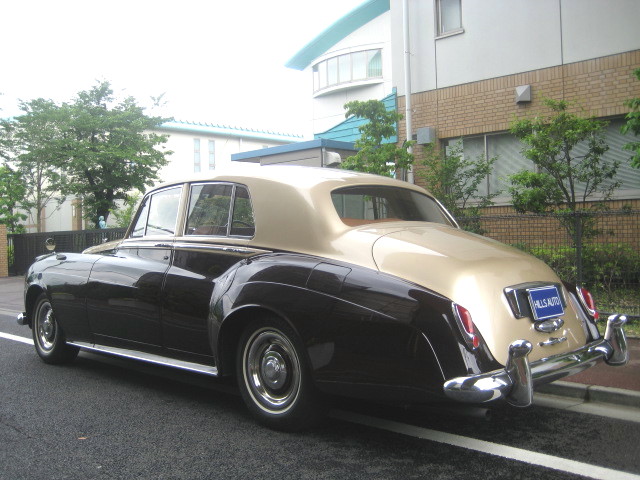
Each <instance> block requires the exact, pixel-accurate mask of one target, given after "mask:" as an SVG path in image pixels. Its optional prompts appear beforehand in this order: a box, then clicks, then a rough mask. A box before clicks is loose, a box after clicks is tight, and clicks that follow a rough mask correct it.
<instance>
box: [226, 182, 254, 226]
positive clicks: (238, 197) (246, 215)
mask: <svg viewBox="0 0 640 480" xmlns="http://www.w3.org/2000/svg"><path fill="white" fill-rule="evenodd" d="M255 233H256V227H255V223H254V221H253V208H252V206H251V199H250V198H249V191H248V190H247V189H246V187H243V186H241V185H236V192H235V195H234V198H233V220H232V221H231V235H237V236H240V237H253V235H254V234H255Z"/></svg>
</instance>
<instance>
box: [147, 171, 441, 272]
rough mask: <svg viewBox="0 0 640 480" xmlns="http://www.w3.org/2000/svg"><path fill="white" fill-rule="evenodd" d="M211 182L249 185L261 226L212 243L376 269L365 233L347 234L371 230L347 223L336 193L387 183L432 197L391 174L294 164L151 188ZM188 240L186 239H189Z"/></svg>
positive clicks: (214, 240) (254, 208)
mask: <svg viewBox="0 0 640 480" xmlns="http://www.w3.org/2000/svg"><path fill="white" fill-rule="evenodd" d="M207 181H218V182H233V183H237V184H243V185H246V186H247V187H248V188H249V193H250V195H251V202H252V205H253V210H254V220H255V225H256V233H255V236H254V237H253V238H252V239H246V240H243V239H238V238H225V237H211V239H210V241H211V242H215V243H225V244H226V243H233V244H236V245H237V244H244V245H246V246H248V247H251V246H252V247H255V248H262V249H273V250H284V251H291V252H300V253H307V254H311V255H318V256H323V257H328V258H334V259H340V260H344V261H347V262H353V263H357V264H361V265H363V266H367V267H371V268H375V264H374V263H373V260H372V257H371V251H370V250H369V251H363V246H364V245H365V244H366V240H365V239H364V238H360V241H358V239H356V238H355V237H356V236H361V235H348V237H350V238H349V239H347V238H345V233H348V232H349V231H366V230H367V229H366V226H365V227H364V228H363V227H359V228H354V227H349V226H347V225H345V224H344V223H343V222H342V220H341V219H340V217H339V216H338V213H337V212H336V209H335V207H334V206H333V202H332V199H331V192H332V191H333V190H335V189H338V188H342V187H348V186H354V185H384V186H393V187H401V188H408V189H411V190H415V191H417V192H420V193H423V194H427V195H429V194H428V192H427V191H426V190H425V189H423V188H421V187H419V186H416V185H413V184H410V183H408V182H404V181H400V180H396V179H393V178H389V177H383V176H379V175H371V174H366V173H359V172H352V171H348V170H338V169H329V168H314V167H304V166H293V165H269V166H248V167H245V168H240V169H234V170H226V171H220V173H214V174H212V173H211V172H209V173H208V174H199V175H192V176H190V177H188V178H186V179H184V181H173V182H170V183H165V184H163V185H160V186H158V187H157V188H155V189H153V190H152V191H151V192H153V191H155V190H158V189H162V188H166V187H168V186H171V185H178V184H181V183H186V182H191V183H198V182H207ZM151 192H150V193H151ZM364 236H367V235H366V234H365V235H364ZM376 237H377V235H376ZM183 238H184V239H185V240H186V239H187V238H188V237H183ZM201 240H203V239H201ZM363 240H364V243H363ZM205 241H207V240H206V239H205Z"/></svg>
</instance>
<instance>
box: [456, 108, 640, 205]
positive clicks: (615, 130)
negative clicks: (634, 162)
mask: <svg viewBox="0 0 640 480" xmlns="http://www.w3.org/2000/svg"><path fill="white" fill-rule="evenodd" d="M623 122H624V120H622V119H614V120H611V121H610V123H609V126H608V127H607V129H606V131H605V141H606V143H607V144H608V145H609V150H607V151H606V152H605V154H604V155H603V158H604V160H605V161H607V162H609V163H613V162H615V161H617V162H619V167H618V171H617V173H616V178H615V179H614V180H610V181H609V182H613V181H616V180H617V181H620V182H621V185H620V188H619V189H617V190H616V191H615V192H614V195H613V198H614V199H615V198H616V197H633V196H637V195H638V192H640V176H639V175H638V172H637V170H634V169H633V168H631V165H630V164H629V161H628V158H629V152H628V151H626V150H624V149H623V148H622V147H623V145H624V144H625V143H626V142H627V141H628V139H627V138H625V136H624V135H622V134H621V133H620V127H621V126H622V124H623ZM460 142H462V154H463V155H464V157H465V158H467V159H469V160H474V159H477V158H480V157H481V156H484V157H485V158H493V157H497V160H496V162H495V163H494V164H493V171H492V172H491V175H489V176H488V177H487V178H486V179H485V181H484V182H483V183H482V184H481V185H480V186H479V188H478V195H486V194H498V196H497V197H496V198H494V202H495V203H497V204H509V203H511V197H510V195H509V192H508V188H509V179H508V177H509V175H513V174H514V173H517V172H519V171H521V170H530V171H535V170H536V167H535V165H534V164H533V162H532V161H531V160H529V159H527V158H525V157H524V156H523V155H522V150H523V148H524V147H525V145H524V144H523V143H521V142H520V140H518V139H517V138H516V137H514V136H513V135H511V134H509V133H495V134H485V135H479V136H474V137H464V138H455V139H449V140H445V141H444V147H445V148H446V149H449V148H451V147H453V146H454V145H459V144H460ZM584 152H586V145H580V144H579V145H577V146H576V147H575V151H574V152H573V153H574V154H575V155H576V156H580V155H581V154H583V153H584ZM605 186H606V183H605ZM581 189H584V185H583V184H580V183H579V182H578V184H577V189H576V191H580V190H581Z"/></svg>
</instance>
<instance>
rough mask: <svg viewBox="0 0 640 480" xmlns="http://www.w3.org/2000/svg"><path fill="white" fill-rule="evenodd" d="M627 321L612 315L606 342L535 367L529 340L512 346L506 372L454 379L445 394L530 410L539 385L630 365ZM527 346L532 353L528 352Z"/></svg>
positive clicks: (478, 401) (596, 342) (546, 359)
mask: <svg viewBox="0 0 640 480" xmlns="http://www.w3.org/2000/svg"><path fill="white" fill-rule="evenodd" d="M625 321H626V318H625V317H624V316H620V315H611V316H610V317H609V320H608V323H607V332H606V333H605V338H601V339H598V340H596V341H594V342H591V343H589V344H587V345H585V346H584V347H581V348H579V349H577V350H574V351H573V352H567V353H561V354H559V355H554V356H552V357H547V358H542V359H540V360H537V361H535V362H531V363H529V361H528V355H529V351H530V347H531V344H530V343H529V342H528V341H526V340H518V341H515V342H513V343H512V344H511V345H510V346H509V358H508V361H507V366H506V367H505V369H501V370H494V371H492V372H487V373H482V374H479V375H472V376H469V377H458V378H453V379H451V380H448V381H446V382H445V383H444V387H443V388H444V393H445V395H446V396H447V397H449V398H451V399H452V400H456V401H459V402H465V403H486V402H490V401H494V400H498V399H505V400H506V401H507V402H509V403H510V404H512V405H515V406H518V407H526V406H528V405H530V404H531V399H532V396H533V387H534V386H535V385H538V384H544V383H549V382H553V381H555V380H559V379H561V378H564V377H566V376H568V375H574V374H576V373H579V372H581V371H583V370H586V369H587V368H589V367H592V366H593V365H595V364H596V363H597V362H599V361H601V360H604V361H605V362H606V363H608V364H609V365H624V364H626V363H627V361H628V360H629V350H628V349H627V342H626V336H625V333H624V330H622V325H624V323H625ZM527 345H528V346H529V349H527V348H526V347H527ZM527 350H528V351H527ZM527 369H529V372H527Z"/></svg>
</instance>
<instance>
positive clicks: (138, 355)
mask: <svg viewBox="0 0 640 480" xmlns="http://www.w3.org/2000/svg"><path fill="white" fill-rule="evenodd" d="M67 343H68V345H73V346H75V347H79V348H81V349H82V350H86V351H89V352H96V353H106V354H107V355H115V356H116V357H122V358H129V359H132V360H140V361H142V362H147V363H153V364H154V365H162V366H165V367H173V368H177V369H179V370H186V371H188V372H196V373H203V374H205V375H211V376H213V377H217V376H218V369H217V368H216V367H212V366H211V365H204V364H202V363H193V362H185V361H183V360H176V359H175V358H169V357H163V356H162V355H154V354H153V353H145V352H139V351H137V350H128V349H126V348H117V347H107V346H105V345H93V344H91V343H85V342H67Z"/></svg>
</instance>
